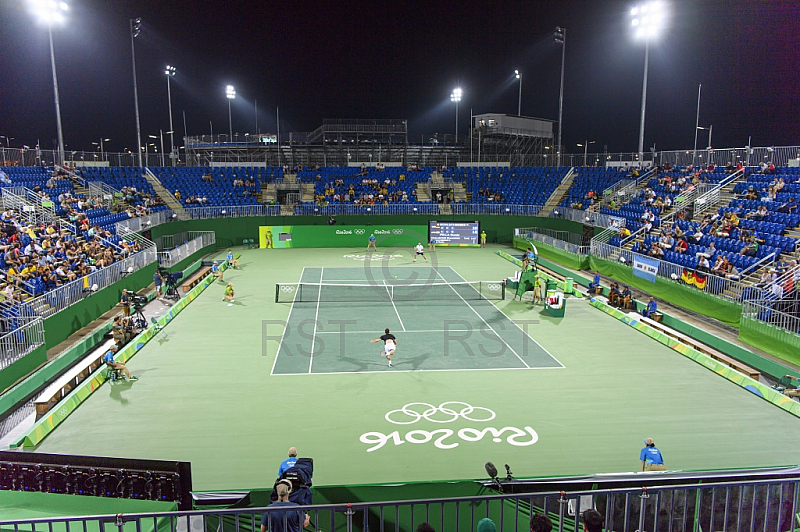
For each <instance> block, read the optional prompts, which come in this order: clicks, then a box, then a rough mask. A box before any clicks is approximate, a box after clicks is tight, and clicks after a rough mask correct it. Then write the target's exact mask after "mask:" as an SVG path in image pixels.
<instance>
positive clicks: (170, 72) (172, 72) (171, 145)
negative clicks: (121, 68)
mask: <svg viewBox="0 0 800 532" xmlns="http://www.w3.org/2000/svg"><path fill="white" fill-rule="evenodd" d="M164 74H166V75H167V102H169V131H170V132H169V160H170V166H173V165H174V163H175V138H174V136H173V132H174V128H173V127H172V91H171V90H170V87H169V78H171V77H172V76H174V75H175V67H174V66H170V65H167V69H166V70H165V71H164ZM162 151H163V150H162Z"/></svg>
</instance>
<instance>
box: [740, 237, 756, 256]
mask: <svg viewBox="0 0 800 532" xmlns="http://www.w3.org/2000/svg"><path fill="white" fill-rule="evenodd" d="M759 247H760V246H759V243H758V240H756V239H755V238H750V242H749V243H748V244H747V245H746V246H745V247H743V248H742V251H740V252H739V255H742V256H744V257H755V256H756V255H758V248H759Z"/></svg>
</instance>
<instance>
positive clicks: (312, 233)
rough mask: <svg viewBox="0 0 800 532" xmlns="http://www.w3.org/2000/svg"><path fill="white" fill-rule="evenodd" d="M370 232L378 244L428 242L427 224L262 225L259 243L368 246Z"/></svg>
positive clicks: (265, 245)
mask: <svg viewBox="0 0 800 532" xmlns="http://www.w3.org/2000/svg"><path fill="white" fill-rule="evenodd" d="M370 235H374V236H375V245H376V246H377V247H378V248H381V247H383V248H386V247H409V248H410V247H413V246H415V245H417V242H422V245H424V246H427V243H428V226H427V225H402V226H401V225H363V224H357V225H338V224H337V225H262V226H261V227H259V228H258V244H259V247H260V248H262V249H273V248H336V247H363V248H364V249H365V250H366V249H367V244H368V243H369V237H370Z"/></svg>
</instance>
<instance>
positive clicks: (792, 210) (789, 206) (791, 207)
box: [778, 196, 797, 214]
mask: <svg viewBox="0 0 800 532" xmlns="http://www.w3.org/2000/svg"><path fill="white" fill-rule="evenodd" d="M778 212H780V213H783V214H797V203H795V201H794V196H792V197H791V198H789V201H787V202H786V203H783V204H782V205H781V206H780V207H778Z"/></svg>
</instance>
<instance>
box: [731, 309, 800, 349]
mask: <svg viewBox="0 0 800 532" xmlns="http://www.w3.org/2000/svg"><path fill="white" fill-rule="evenodd" d="M776 305H777V306H778V309H776V308H775V307H776ZM781 306H783V308H786V309H791V308H794V312H793V313H789V312H784V311H783V310H779V308H781ZM745 320H755V321H760V322H764V323H765V324H768V325H770V326H771V327H761V328H759V331H760V332H762V333H766V334H767V335H769V336H770V338H771V339H773V340H781V341H784V340H786V337H787V335H793V337H794V341H795V344H798V345H800V301H798V300H797V299H792V300H789V301H783V300H775V299H750V300H745V301H743V302H742V327H746V324H745Z"/></svg>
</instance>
